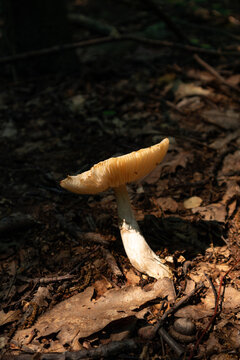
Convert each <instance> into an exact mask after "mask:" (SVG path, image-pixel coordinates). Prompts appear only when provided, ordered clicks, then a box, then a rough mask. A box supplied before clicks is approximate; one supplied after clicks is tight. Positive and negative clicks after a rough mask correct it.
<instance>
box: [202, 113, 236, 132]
mask: <svg viewBox="0 0 240 360" xmlns="http://www.w3.org/2000/svg"><path fill="white" fill-rule="evenodd" d="M202 116H203V118H204V119H205V120H206V121H208V122H210V123H211V124H214V125H217V126H219V127H221V128H223V129H225V130H237V129H239V123H240V114H239V112H237V111H234V110H233V109H228V110H225V111H220V110H218V109H217V110H216V109H212V110H206V111H203V112H202Z"/></svg>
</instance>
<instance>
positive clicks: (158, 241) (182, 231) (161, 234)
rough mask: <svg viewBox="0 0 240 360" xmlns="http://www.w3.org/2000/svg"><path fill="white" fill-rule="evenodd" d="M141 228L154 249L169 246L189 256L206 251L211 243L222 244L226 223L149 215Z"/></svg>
mask: <svg viewBox="0 0 240 360" xmlns="http://www.w3.org/2000/svg"><path fill="white" fill-rule="evenodd" d="M140 226H141V229H142V231H143V233H144V235H145V237H146V239H147V241H148V243H149V244H150V245H151V247H152V249H153V250H155V251H156V250H157V249H160V248H165V247H167V248H168V249H169V251H170V252H171V253H172V252H174V251H184V252H187V254H188V257H195V256H196V255H197V254H199V253H204V252H205V250H206V249H207V248H209V246H210V245H211V244H213V246H222V245H224V242H223V240H222V236H223V235H224V232H225V231H226V230H225V227H224V224H222V223H219V222H217V221H204V220H200V221H196V222H190V221H188V220H183V219H181V218H179V217H176V216H169V217H166V218H157V217H155V216H154V215H147V216H145V218H144V222H143V224H140Z"/></svg>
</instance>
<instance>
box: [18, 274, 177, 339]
mask: <svg viewBox="0 0 240 360" xmlns="http://www.w3.org/2000/svg"><path fill="white" fill-rule="evenodd" d="M167 280H169V279H166V281H167ZM166 281H165V279H162V280H159V281H156V282H155V283H154V284H153V285H152V286H151V288H149V287H148V289H147V290H145V289H144V288H143V289H142V288H140V287H137V286H127V287H123V288H122V289H120V290H119V289H111V290H109V291H107V292H106V293H105V295H104V296H103V297H101V298H100V299H99V300H97V301H94V300H92V296H93V291H94V288H93V287H89V288H87V289H86V290H85V291H84V292H83V293H80V294H77V295H75V296H73V297H71V298H70V299H67V300H65V301H62V302H61V303H59V304H57V305H56V306H55V307H54V308H53V309H51V310H49V311H47V312H46V313H45V314H43V315H42V316H41V317H40V318H39V320H38V321H37V323H36V324H35V326H34V327H32V328H30V329H26V330H19V331H18V332H17V333H16V335H15V340H17V341H19V342H20V343H22V344H24V343H25V342H26V341H27V339H28V336H29V335H30V333H31V331H32V330H33V329H36V330H37V331H38V338H39V337H46V336H48V335H50V334H52V333H58V336H57V337H58V340H60V342H61V344H63V345H64V344H66V343H68V344H70V343H71V342H72V340H73V339H74V338H75V337H76V336H77V337H78V338H83V337H87V336H90V335H91V334H93V333H95V332H97V331H100V330H101V329H103V328H104V327H105V326H106V325H108V324H109V323H110V322H112V321H114V320H117V319H121V318H125V317H127V316H136V313H135V312H134V311H133V310H134V309H138V308H139V306H142V305H143V304H145V303H147V302H148V301H150V300H153V299H156V298H158V297H165V296H166V295H168V294H166V289H167V286H166ZM169 296H170V295H169ZM28 346H29V345H28ZM39 346H40V344H39Z"/></svg>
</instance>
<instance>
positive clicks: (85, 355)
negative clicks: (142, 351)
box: [8, 339, 138, 360]
mask: <svg viewBox="0 0 240 360" xmlns="http://www.w3.org/2000/svg"><path fill="white" fill-rule="evenodd" d="M137 347H138V346H137V342H136V341H135V340H134V339H127V340H122V341H112V342H111V343H109V344H106V345H100V346H98V347H97V348H93V349H89V350H85V349H84V350H80V351H74V352H70V351H66V352H64V353H47V354H45V353H44V354H40V353H32V354H26V353H25V354H19V355H14V357H13V358H12V357H11V355H9V357H8V359H16V360H33V359H35V358H36V355H37V359H38V360H80V359H89V358H91V359H100V358H104V359H105V358H111V359H113V358H114V357H115V356H117V355H119V354H120V353H130V352H134V351H136V350H137ZM21 349H22V350H23V351H25V352H30V351H31V352H32V350H31V349H29V348H28V347H27V346H24V347H23V346H22V348H21Z"/></svg>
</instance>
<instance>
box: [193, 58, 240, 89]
mask: <svg viewBox="0 0 240 360" xmlns="http://www.w3.org/2000/svg"><path fill="white" fill-rule="evenodd" d="M193 57H194V59H195V60H196V61H197V62H198V63H199V64H200V65H201V66H202V67H203V68H204V69H206V70H207V71H208V72H210V74H212V75H213V76H215V78H216V79H217V80H218V81H219V82H220V83H221V84H223V85H226V86H228V87H229V88H230V89H233V90H235V91H237V92H238V93H240V89H239V88H238V87H237V86H234V85H231V84H229V83H228V82H227V81H226V80H225V79H224V77H223V76H222V75H220V74H219V73H218V72H217V71H216V70H215V69H214V68H213V67H212V66H211V65H209V64H208V63H206V62H205V61H204V60H203V59H201V58H200V57H199V56H198V55H197V54H194V55H193Z"/></svg>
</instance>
